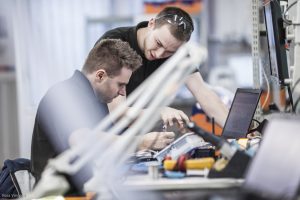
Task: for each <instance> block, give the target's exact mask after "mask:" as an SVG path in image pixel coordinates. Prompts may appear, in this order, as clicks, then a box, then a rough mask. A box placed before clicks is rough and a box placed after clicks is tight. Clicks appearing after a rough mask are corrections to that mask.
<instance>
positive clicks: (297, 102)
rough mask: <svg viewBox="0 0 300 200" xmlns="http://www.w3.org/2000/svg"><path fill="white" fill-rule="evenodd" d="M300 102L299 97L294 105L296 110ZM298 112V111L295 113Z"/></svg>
mask: <svg viewBox="0 0 300 200" xmlns="http://www.w3.org/2000/svg"><path fill="white" fill-rule="evenodd" d="M299 101H300V97H298V99H297V100H296V102H295V104H294V108H295V109H296V108H297V107H298V104H299ZM295 112H296V111H295Z"/></svg>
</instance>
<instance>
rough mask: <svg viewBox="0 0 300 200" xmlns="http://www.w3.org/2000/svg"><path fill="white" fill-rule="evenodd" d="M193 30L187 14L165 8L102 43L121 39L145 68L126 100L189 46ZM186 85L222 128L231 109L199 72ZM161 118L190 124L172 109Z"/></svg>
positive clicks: (131, 84)
mask: <svg viewBox="0 0 300 200" xmlns="http://www.w3.org/2000/svg"><path fill="white" fill-rule="evenodd" d="M193 30H194V26H193V21H192V19H191V17H190V16H189V14H188V13H186V12H185V11H183V10H182V9H180V8H176V7H166V8H165V9H163V10H162V11H161V12H160V13H159V14H158V15H157V16H156V17H155V18H152V19H150V21H148V22H147V21H145V22H141V23H139V24H138V25H137V26H133V27H120V28H116V29H112V30H110V31H107V32H106V33H105V34H104V35H103V36H102V37H101V38H100V39H99V40H101V39H103V38H118V39H121V40H123V41H126V42H128V43H129V44H130V46H131V47H132V48H133V49H134V50H136V52H137V53H138V54H139V55H140V56H141V57H142V59H143V65H142V66H141V67H140V68H139V69H138V70H136V71H135V72H134V73H133V74H132V76H131V78H130V81H129V83H128V85H127V87H126V96H127V95H129V94H130V93H131V92H132V91H133V90H134V89H136V88H137V87H138V86H139V85H140V84H141V83H142V82H143V81H144V80H145V79H146V78H148V77H149V76H150V75H151V74H152V73H153V72H154V71H155V70H156V69H157V68H158V67H159V66H160V65H161V64H163V63H164V62H165V61H166V59H168V58H169V57H170V56H172V55H173V54H174V53H175V52H176V51H177V49H178V48H179V47H180V46H181V45H182V44H184V43H186V42H188V40H189V39H190V36H191V34H192V32H193ZM185 83H186V86H187V88H188V89H189V90H190V91H191V93H192V94H193V95H194V97H195V98H196V100H197V101H198V102H199V103H200V105H201V107H202V109H203V110H204V111H205V112H206V113H207V114H208V115H209V116H210V117H214V118H215V120H216V122H217V123H218V124H220V125H221V126H223V125H224V123H225V120H226V116H227V113H228V109H227V108H226V106H225V105H224V104H223V103H222V102H221V100H220V99H219V98H218V96H217V95H216V94H215V93H214V92H213V91H212V90H210V89H209V88H208V86H207V85H206V84H205V82H204V80H203V79H202V76H201V74H200V73H199V72H198V71H197V72H194V73H192V74H191V75H189V77H188V78H187V80H186V82H185ZM126 96H119V97H118V98H116V99H114V101H113V102H112V103H110V104H109V109H110V110H113V109H115V107H116V106H117V105H118V104H120V103H121V102H123V101H125V100H126ZM129 109H130V108H129ZM161 118H162V120H163V122H164V123H165V124H166V125H173V120H174V121H176V122H177V123H178V124H179V125H180V126H182V124H183V121H186V122H187V121H189V119H188V117H187V116H186V115H185V114H184V113H183V112H182V111H179V110H176V109H173V108H170V107H164V108H161Z"/></svg>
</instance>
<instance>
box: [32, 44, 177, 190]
mask: <svg viewBox="0 0 300 200" xmlns="http://www.w3.org/2000/svg"><path fill="white" fill-rule="evenodd" d="M141 64H142V60H141V58H140V56H139V55H138V54H137V53H136V52H135V51H134V50H133V49H132V48H130V46H129V45H128V43H127V42H123V41H121V40H118V39H104V40H102V41H100V42H99V43H98V44H97V45H96V46H95V47H94V48H93V49H92V50H91V51H90V53H89V55H88V57H87V59H86V61H85V64H84V66H83V68H82V71H81V72H80V71H78V70H76V71H75V73H74V75H73V76H72V77H71V78H70V79H67V80H65V81H62V82H60V83H58V84H56V85H55V86H53V87H52V88H50V89H49V90H48V92H47V93H46V95H45V96H44V97H43V98H42V100H41V102H40V104H39V106H38V110H37V114H36V118H35V124H34V130H33V136H32V146H31V171H32V173H33V175H34V177H35V178H36V180H37V181H39V179H40V178H41V173H42V171H43V169H44V167H45V166H46V164H47V161H48V159H50V158H53V157H55V156H56V155H58V154H59V153H61V152H62V151H64V150H66V149H68V148H69V142H70V140H72V138H73V137H71V138H70V136H71V133H76V132H78V131H80V130H83V129H85V130H86V129H93V128H94V127H95V126H96V125H97V124H98V123H99V122H100V121H101V120H102V119H103V118H104V117H105V116H106V115H107V114H108V113H109V112H108V108H107V103H109V102H112V100H113V99H114V98H116V97H117V96H119V95H120V96H124V95H125V94H126V91H125V88H126V85H127V83H128V81H129V78H130V76H131V74H132V72H134V71H135V70H136V69H138V67H139V66H140V65H141ZM84 133H87V131H86V132H84ZM154 133H155V132H152V133H149V134H154ZM146 135H148V134H146ZM166 135H167V136H168V137H169V141H168V144H169V143H171V142H172V141H173V140H174V133H173V132H167V133H166ZM81 137H82V135H81ZM144 140H147V137H146V136H145V138H144ZM144 142H145V141H143V140H142V142H141V143H144ZM151 142H152V141H148V142H146V143H151ZM71 143H73V142H72V141H71ZM76 144H77V143H75V145H76ZM73 145H74V143H73ZM159 145H162V144H159ZM166 145H167V144H163V147H164V146H166ZM154 146H156V144H154ZM77 188H78V187H77Z"/></svg>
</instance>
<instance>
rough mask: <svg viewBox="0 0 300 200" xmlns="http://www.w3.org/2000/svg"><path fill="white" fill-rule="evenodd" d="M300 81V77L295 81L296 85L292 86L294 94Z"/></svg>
mask: <svg viewBox="0 0 300 200" xmlns="http://www.w3.org/2000/svg"><path fill="white" fill-rule="evenodd" d="M299 83H300V78H299V79H298V80H297V81H296V82H295V84H294V87H293V88H292V94H293V93H294V91H295V88H296V86H297V85H298V84H299Z"/></svg>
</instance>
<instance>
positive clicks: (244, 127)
mask: <svg viewBox="0 0 300 200" xmlns="http://www.w3.org/2000/svg"><path fill="white" fill-rule="evenodd" d="M260 95H261V90H260V89H244V88H238V89H237V91H236V93H235V95H234V99H233V102H232V104H231V107H230V110H229V113H228V116H227V119H226V122H225V125H224V127H223V131H222V137H224V138H226V139H239V138H245V137H246V135H247V133H248V131H249V128H250V125H251V122H252V118H253V116H254V113H255V110H256V107H257V104H258V102H259V98H260Z"/></svg>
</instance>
